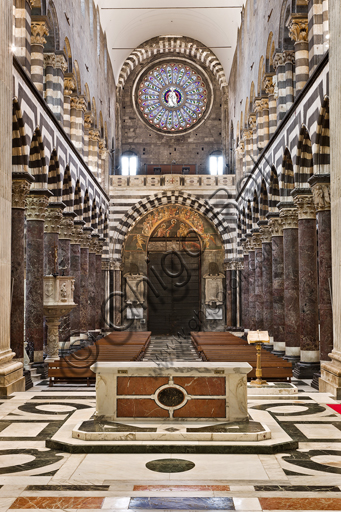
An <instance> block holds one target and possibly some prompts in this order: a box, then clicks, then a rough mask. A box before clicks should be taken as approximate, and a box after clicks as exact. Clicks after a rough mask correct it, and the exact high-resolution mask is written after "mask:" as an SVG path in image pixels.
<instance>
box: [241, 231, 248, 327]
mask: <svg viewBox="0 0 341 512" xmlns="http://www.w3.org/2000/svg"><path fill="white" fill-rule="evenodd" d="M242 244H243V251H244V268H243V271H242V275H241V285H242V318H241V326H242V327H244V329H249V249H248V244H247V241H246V239H242Z"/></svg>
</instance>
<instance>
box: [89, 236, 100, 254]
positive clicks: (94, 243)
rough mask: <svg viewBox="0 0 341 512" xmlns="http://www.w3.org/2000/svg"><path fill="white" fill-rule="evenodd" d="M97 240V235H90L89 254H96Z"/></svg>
mask: <svg viewBox="0 0 341 512" xmlns="http://www.w3.org/2000/svg"><path fill="white" fill-rule="evenodd" d="M98 239H99V235H98V234H97V233H92V234H91V238H90V245H89V252H93V253H95V254H97V245H98Z"/></svg>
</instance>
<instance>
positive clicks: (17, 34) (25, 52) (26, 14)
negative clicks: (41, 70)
mask: <svg viewBox="0 0 341 512" xmlns="http://www.w3.org/2000/svg"><path fill="white" fill-rule="evenodd" d="M13 9H14V10H15V11H14V16H15V25H14V45H15V56H16V57H17V59H18V60H19V62H20V64H21V65H22V67H23V68H25V70H26V71H27V73H28V74H29V75H30V74H31V2H30V0H17V1H16V2H15V7H13Z"/></svg>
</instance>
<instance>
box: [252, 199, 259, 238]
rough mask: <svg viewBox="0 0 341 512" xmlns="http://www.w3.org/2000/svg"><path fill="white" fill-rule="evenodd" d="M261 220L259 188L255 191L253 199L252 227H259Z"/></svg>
mask: <svg viewBox="0 0 341 512" xmlns="http://www.w3.org/2000/svg"><path fill="white" fill-rule="evenodd" d="M258 221H259V201H258V195H257V190H255V191H254V193H253V201H252V229H257V228H258Z"/></svg>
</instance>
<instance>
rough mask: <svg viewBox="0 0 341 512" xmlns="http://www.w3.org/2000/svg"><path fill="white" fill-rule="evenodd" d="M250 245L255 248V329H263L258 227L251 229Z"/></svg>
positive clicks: (260, 251)
mask: <svg viewBox="0 0 341 512" xmlns="http://www.w3.org/2000/svg"><path fill="white" fill-rule="evenodd" d="M252 246H253V247H254V249H255V296H254V297H255V305H254V308H255V318H256V329H258V330H260V331H262V330H263V329H264V319H263V275H262V266H263V263H262V260H263V254H262V238H261V235H260V233H259V230H258V229H253V230H252Z"/></svg>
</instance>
